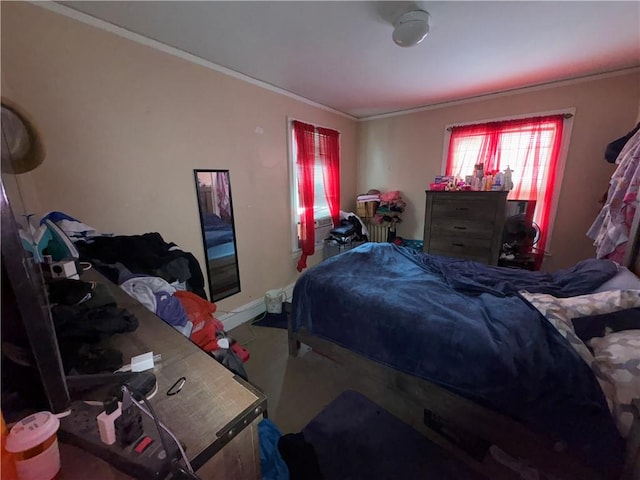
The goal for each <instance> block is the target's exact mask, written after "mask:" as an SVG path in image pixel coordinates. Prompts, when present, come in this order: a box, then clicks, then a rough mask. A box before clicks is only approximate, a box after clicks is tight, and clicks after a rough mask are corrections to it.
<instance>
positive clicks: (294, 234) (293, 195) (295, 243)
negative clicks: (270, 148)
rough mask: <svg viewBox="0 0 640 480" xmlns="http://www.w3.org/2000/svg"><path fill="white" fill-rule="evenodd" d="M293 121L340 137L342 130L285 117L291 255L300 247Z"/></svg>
mask: <svg viewBox="0 0 640 480" xmlns="http://www.w3.org/2000/svg"><path fill="white" fill-rule="evenodd" d="M294 121H299V122H303V123H308V124H309V125H313V126H314V128H316V129H317V128H327V129H331V130H336V131H337V132H338V133H340V136H341V137H342V132H341V131H340V130H337V129H336V128H334V127H326V126H324V125H319V124H317V123H315V122H310V121H308V120H302V119H300V118H295V117H287V150H288V160H289V161H288V163H289V167H288V168H289V206H290V209H291V210H290V214H291V220H290V222H291V253H292V255H298V254H299V253H300V252H301V251H302V249H301V248H300V242H299V238H298V224H299V220H298V205H299V199H298V188H297V185H298V172H297V170H296V158H295V155H294V153H293V147H294V138H293V122H294ZM340 150H342V144H341V142H340ZM340 163H342V158H340ZM327 218H331V215H330V214H328V215H326V216H324V217H320V218H315V216H314V222H317V221H318V220H324V219H327ZM315 244H316V245H318V244H319V242H318V241H317V239H316V242H315Z"/></svg>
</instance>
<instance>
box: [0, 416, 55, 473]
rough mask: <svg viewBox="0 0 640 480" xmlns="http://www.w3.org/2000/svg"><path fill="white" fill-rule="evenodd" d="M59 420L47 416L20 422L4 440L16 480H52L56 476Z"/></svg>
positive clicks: (27, 418)
mask: <svg viewBox="0 0 640 480" xmlns="http://www.w3.org/2000/svg"><path fill="white" fill-rule="evenodd" d="M58 427H60V420H58V418H57V417H55V416H54V415H53V414H51V413H49V412H38V413H34V414H33V415H30V416H28V417H26V418H23V419H22V420H20V421H19V422H18V423H16V424H15V425H14V426H13V427H11V431H10V432H9V436H8V437H7V444H6V447H5V448H6V450H7V451H8V452H10V453H11V455H12V457H13V458H14V460H15V465H16V472H17V473H18V480H52V479H55V478H58V476H59V474H60V450H58V435H57V432H58Z"/></svg>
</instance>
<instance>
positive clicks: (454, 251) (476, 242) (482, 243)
mask: <svg viewBox="0 0 640 480" xmlns="http://www.w3.org/2000/svg"><path fill="white" fill-rule="evenodd" d="M491 246H492V243H491V239H481V238H469V237H465V236H458V237H453V236H442V237H440V236H438V237H432V238H431V242H430V244H429V253H430V254H432V255H443V256H445V257H457V258H466V259H469V260H476V261H479V262H485V263H488V262H489V260H490V259H491Z"/></svg>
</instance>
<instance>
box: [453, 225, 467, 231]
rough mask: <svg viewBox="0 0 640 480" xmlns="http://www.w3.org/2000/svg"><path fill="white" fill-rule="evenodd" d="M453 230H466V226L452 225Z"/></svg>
mask: <svg viewBox="0 0 640 480" xmlns="http://www.w3.org/2000/svg"><path fill="white" fill-rule="evenodd" d="M453 228H454V230H466V229H467V227H456V226H455V225H454V226H453Z"/></svg>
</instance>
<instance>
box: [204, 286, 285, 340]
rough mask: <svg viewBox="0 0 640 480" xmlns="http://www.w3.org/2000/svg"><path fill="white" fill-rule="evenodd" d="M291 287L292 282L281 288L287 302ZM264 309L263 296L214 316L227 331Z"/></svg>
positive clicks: (262, 311)
mask: <svg viewBox="0 0 640 480" xmlns="http://www.w3.org/2000/svg"><path fill="white" fill-rule="evenodd" d="M293 287H294V284H293V283H292V284H291V285H287V286H286V287H284V288H283V289H282V290H283V291H284V292H285V293H286V294H287V301H288V302H290V301H291V298H292V297H293ZM265 311H266V307H265V303H264V298H257V299H255V300H253V301H252V302H249V303H247V304H245V305H242V306H241V307H239V308H236V309H234V311H233V312H229V313H225V314H222V315H216V318H217V319H218V320H220V321H221V322H222V323H223V325H224V329H225V331H227V332H228V331H229V330H232V329H234V328H236V327H239V326H240V325H242V324H243V323H246V322H249V321H251V320H253V319H254V318H256V317H257V316H258V315H260V314H262V313H264V312H265Z"/></svg>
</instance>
